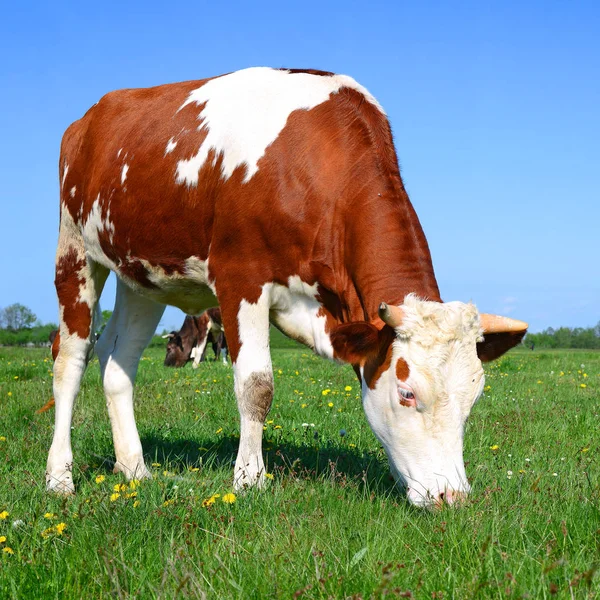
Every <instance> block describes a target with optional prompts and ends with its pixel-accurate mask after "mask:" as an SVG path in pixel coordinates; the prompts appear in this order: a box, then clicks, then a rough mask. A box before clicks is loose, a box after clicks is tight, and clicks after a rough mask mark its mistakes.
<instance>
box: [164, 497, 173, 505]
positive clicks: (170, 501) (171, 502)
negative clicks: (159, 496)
mask: <svg viewBox="0 0 600 600" xmlns="http://www.w3.org/2000/svg"><path fill="white" fill-rule="evenodd" d="M171 504H175V499H174V498H171V500H165V501H164V502H163V506H171Z"/></svg>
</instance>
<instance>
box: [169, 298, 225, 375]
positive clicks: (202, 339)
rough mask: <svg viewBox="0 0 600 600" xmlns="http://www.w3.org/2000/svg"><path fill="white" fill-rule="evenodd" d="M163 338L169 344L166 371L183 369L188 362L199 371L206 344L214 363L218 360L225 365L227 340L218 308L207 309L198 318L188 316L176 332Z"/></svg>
mask: <svg viewBox="0 0 600 600" xmlns="http://www.w3.org/2000/svg"><path fill="white" fill-rule="evenodd" d="M163 338H167V339H168V340H169V341H168V342H167V354H166V356H165V363H164V364H165V367H183V366H185V365H186V364H187V363H188V362H189V361H190V360H191V361H193V362H192V367H193V368H194V369H196V368H198V364H199V363H200V362H202V361H203V360H204V358H205V356H206V349H207V348H208V342H210V343H211V345H212V349H213V352H214V353H215V360H218V358H219V357H221V358H222V360H223V364H227V340H226V339H225V334H224V332H223V323H222V321H221V310H220V309H219V308H209V309H208V310H206V311H204V312H203V313H202V314H201V315H200V316H199V317H191V316H189V315H188V316H187V317H186V318H185V319H184V321H183V325H182V326H181V329H180V330H179V331H171V333H168V334H166V335H163Z"/></svg>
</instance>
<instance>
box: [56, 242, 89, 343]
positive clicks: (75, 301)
mask: <svg viewBox="0 0 600 600" xmlns="http://www.w3.org/2000/svg"><path fill="white" fill-rule="evenodd" d="M86 266H87V263H86V260H85V258H80V255H79V253H78V252H77V250H76V249H75V248H74V247H71V248H70V249H69V250H68V251H67V252H66V253H65V254H63V255H62V256H61V257H60V258H59V259H58V260H57V263H56V276H55V278H54V285H55V286H56V292H57V294H58V301H59V303H60V305H61V306H62V307H63V323H64V324H65V326H66V327H67V331H68V332H69V334H71V335H73V334H76V335H78V336H79V337H80V338H81V339H87V338H88V336H89V335H90V330H91V326H92V312H91V310H90V307H89V306H88V305H87V304H86V303H85V302H80V301H79V286H80V285H82V284H85V283H86V278H85V276H84V275H82V274H81V273H82V271H85V269H86ZM57 337H58V336H57ZM55 341H56V340H55ZM53 346H54V345H53Z"/></svg>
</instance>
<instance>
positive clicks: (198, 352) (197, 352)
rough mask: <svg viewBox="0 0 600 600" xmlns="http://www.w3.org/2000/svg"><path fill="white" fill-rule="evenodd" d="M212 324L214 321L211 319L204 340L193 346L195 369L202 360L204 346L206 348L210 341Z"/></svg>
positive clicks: (193, 366)
mask: <svg viewBox="0 0 600 600" xmlns="http://www.w3.org/2000/svg"><path fill="white" fill-rule="evenodd" d="M210 324H212V321H210V320H209V326H208V327H207V329H206V332H205V333H204V338H202V340H201V341H200V343H199V344H198V345H197V346H195V347H194V348H192V354H191V357H192V358H193V359H194V360H193V361H192V368H194V369H197V368H198V365H199V364H200V361H201V360H202V354H203V353H204V348H206V344H207V342H208V330H209V329H210Z"/></svg>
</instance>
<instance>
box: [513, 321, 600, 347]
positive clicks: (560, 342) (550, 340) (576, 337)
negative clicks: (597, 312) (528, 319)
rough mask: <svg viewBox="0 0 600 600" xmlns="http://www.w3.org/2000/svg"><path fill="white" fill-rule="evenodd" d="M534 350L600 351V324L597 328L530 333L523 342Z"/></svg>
mask: <svg viewBox="0 0 600 600" xmlns="http://www.w3.org/2000/svg"><path fill="white" fill-rule="evenodd" d="M523 343H524V344H525V345H526V346H529V347H531V346H532V344H533V347H534V348H583V349H587V350H594V349H598V350H600V322H598V324H597V325H596V326H595V327H588V328H583V327H575V328H574V329H571V328H570V327H560V328H559V329H553V328H552V327H549V328H548V329H545V330H544V331H542V332H541V333H528V334H527V335H526V336H525V340H524V342H523Z"/></svg>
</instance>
